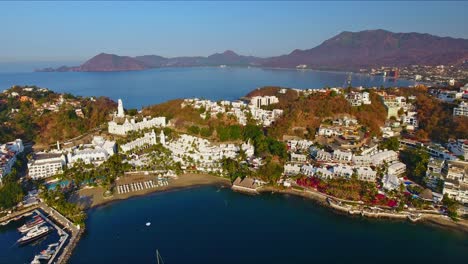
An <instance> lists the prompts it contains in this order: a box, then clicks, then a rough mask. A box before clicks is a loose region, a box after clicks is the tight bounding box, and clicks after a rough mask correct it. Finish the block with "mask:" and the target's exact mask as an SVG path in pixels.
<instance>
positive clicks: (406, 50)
mask: <svg viewBox="0 0 468 264" xmlns="http://www.w3.org/2000/svg"><path fill="white" fill-rule="evenodd" d="M467 60H468V40H467V39H457V38H451V37H438V36H434V35H430V34H421V33H393V32H390V31H386V30H381V29H378V30H366V31H360V32H349V31H344V32H342V33H340V34H338V35H336V36H334V37H332V38H330V39H328V40H326V41H324V42H323V43H322V44H320V45H318V46H317V47H314V48H311V49H306V50H299V49H296V50H294V51H292V52H291V53H289V54H286V55H281V56H276V57H269V58H260V57H254V56H243V55H238V54H236V53H235V52H233V51H231V50H227V51H225V52H223V53H215V54H213V55H210V56H207V57H203V56H194V57H173V58H166V57H162V56H158V55H144V56H136V57H129V56H119V55H114V54H106V53H101V54H98V55H96V56H94V57H93V58H91V59H89V60H88V61H86V62H85V63H83V64H82V65H81V66H74V67H67V66H62V67H59V68H55V69H54V68H45V69H40V70H37V71H58V72H62V71H84V72H94V71H132V70H146V69H151V68H163V67H197V66H219V65H228V66H255V67H273V68H296V67H297V66H298V65H305V66H302V67H305V68H310V69H321V70H351V71H352V70H358V69H361V68H370V67H380V66H408V65H413V64H419V65H440V64H443V65H458V64H462V63H465V62H466V61H467Z"/></svg>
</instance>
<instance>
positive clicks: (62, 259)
mask: <svg viewBox="0 0 468 264" xmlns="http://www.w3.org/2000/svg"><path fill="white" fill-rule="evenodd" d="M33 212H34V213H36V214H38V215H40V216H41V217H42V218H43V219H44V220H45V221H46V222H47V223H48V224H49V225H51V226H52V227H53V228H55V229H56V230H57V232H58V234H59V236H60V240H59V241H58V243H59V246H58V247H57V249H56V251H55V253H54V254H53V255H52V257H51V258H50V259H49V261H48V262H47V263H48V264H52V263H57V264H61V263H67V261H68V259H69V258H70V256H71V254H72V252H73V249H74V248H75V246H76V245H77V243H78V241H79V240H80V237H81V235H82V234H83V232H84V229H82V228H80V226H76V225H75V224H73V222H72V221H70V220H69V219H68V218H66V217H65V216H63V215H62V214H61V213H59V212H58V211H57V210H55V209H54V208H52V207H50V206H48V205H47V204H45V203H42V202H41V203H39V204H38V205H34V206H31V207H28V208H26V209H23V210H20V211H18V212H14V213H12V214H9V215H7V216H4V217H2V218H0V223H2V224H5V225H6V224H8V223H9V222H10V221H16V220H18V219H20V218H22V217H25V216H29V215H31V214H32V213H33ZM60 226H62V227H60ZM65 230H66V231H65ZM67 231H68V232H67ZM67 241H68V243H67Z"/></svg>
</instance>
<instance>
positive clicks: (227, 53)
mask: <svg viewBox="0 0 468 264" xmlns="http://www.w3.org/2000/svg"><path fill="white" fill-rule="evenodd" d="M223 55H227V56H239V55H238V54H237V53H235V52H234V51H232V50H225V51H224V52H223Z"/></svg>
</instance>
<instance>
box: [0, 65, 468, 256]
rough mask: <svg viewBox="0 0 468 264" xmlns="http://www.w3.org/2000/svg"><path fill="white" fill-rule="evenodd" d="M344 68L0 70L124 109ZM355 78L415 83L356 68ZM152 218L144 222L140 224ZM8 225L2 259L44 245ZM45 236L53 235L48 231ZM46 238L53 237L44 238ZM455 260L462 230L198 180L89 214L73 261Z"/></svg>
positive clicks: (13, 80) (321, 83) (339, 81)
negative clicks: (360, 215) (21, 241)
mask: <svg viewBox="0 0 468 264" xmlns="http://www.w3.org/2000/svg"><path fill="white" fill-rule="evenodd" d="M346 78H347V74H346V73H337V72H317V71H296V70H271V69H257V68H250V69H248V68H224V69H221V68H174V69H154V70H148V71H138V72H109V73H78V72H76V73H74V72H70V73H32V72H20V73H15V72H3V73H0V89H6V88H8V87H10V86H12V85H15V84H18V85H37V86H41V87H47V88H49V89H52V90H54V91H58V92H69V93H73V94H78V95H83V96H92V95H94V96H100V95H104V96H109V97H111V98H113V99H118V98H122V99H123V100H124V104H125V106H126V107H127V108H141V107H142V106H146V105H151V104H155V103H160V102H164V101H166V100H169V99H175V98H186V97H203V98H209V99H213V100H218V99H228V100H235V99H238V98H239V97H241V96H243V95H245V94H247V93H248V92H250V91H251V90H253V89H255V88H258V87H262V86H265V85H276V86H284V87H293V88H301V89H305V88H322V87H325V86H331V87H333V86H338V87H341V86H343V84H344V82H345V80H346ZM352 84H353V85H354V86H359V85H362V86H380V85H384V86H386V87H389V86H407V85H411V84H412V82H409V81H405V80H396V81H395V80H391V79H383V78H382V77H371V76H366V75H356V74H354V75H353V80H352ZM146 222H151V223H152V224H151V226H149V227H146V226H145V223H146ZM19 224H20V223H13V224H10V225H9V226H7V227H3V228H0V248H1V250H0V263H28V262H29V261H30V260H31V259H32V256H33V255H34V254H35V253H37V252H38V251H39V250H41V249H43V248H42V247H43V245H42V244H41V245H39V246H37V247H26V248H18V247H16V246H15V245H14V242H15V241H16V239H17V238H18V237H17V236H19V234H17V231H16V230H15V228H16V227H17V226H18V225H19ZM47 239H52V240H53V239H55V237H53V236H50V238H47ZM43 243H50V242H48V241H44V242H43ZM156 249H159V251H160V252H161V254H162V256H163V258H164V261H165V263H340V262H342V261H343V260H344V259H346V260H347V261H350V262H351V263H354V262H364V263H375V262H378V263H394V262H416V263H419V262H428V263H441V262H443V263H461V262H464V260H466V259H467V257H468V239H467V236H466V234H460V233H455V232H451V231H446V230H441V229H434V228H431V227H427V226H423V225H415V224H410V223H406V222H389V221H376V220H366V219H353V218H349V217H344V216H339V215H336V214H334V213H332V212H330V211H328V210H327V209H325V208H322V207H320V206H318V205H315V204H314V203H313V202H311V201H308V200H303V199H301V198H297V197H290V196H281V195H261V196H255V197H252V196H246V195H242V194H238V193H234V192H231V191H230V190H217V189H216V188H214V187H202V188H195V189H189V190H182V191H176V192H168V193H155V194H153V195H149V196H145V197H139V198H133V199H129V200H126V201H121V202H116V203H113V204H110V205H106V206H103V207H99V208H96V209H93V210H91V211H90V212H89V218H88V221H87V233H86V235H85V236H84V237H83V238H82V240H81V241H80V243H79V244H78V246H77V248H76V251H75V253H74V255H73V257H72V259H71V263H156V260H155V251H156Z"/></svg>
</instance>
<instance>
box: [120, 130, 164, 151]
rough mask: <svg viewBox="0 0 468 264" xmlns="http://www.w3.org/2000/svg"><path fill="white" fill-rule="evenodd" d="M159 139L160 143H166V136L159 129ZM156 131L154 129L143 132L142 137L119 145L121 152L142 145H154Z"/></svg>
mask: <svg viewBox="0 0 468 264" xmlns="http://www.w3.org/2000/svg"><path fill="white" fill-rule="evenodd" d="M159 140H160V143H161V144H162V145H165V144H166V136H165V135H164V131H162V130H161V133H160V134H159ZM156 143H157V141H156V133H155V132H154V130H153V131H152V132H150V133H145V135H144V136H143V137H140V138H137V139H135V140H133V141H130V142H128V143H126V144H123V145H121V146H120V148H121V149H122V151H123V152H128V151H131V150H133V149H135V148H141V147H144V146H150V145H156Z"/></svg>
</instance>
